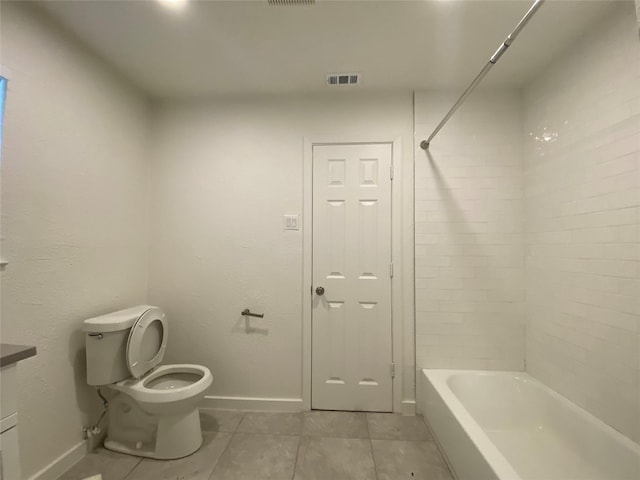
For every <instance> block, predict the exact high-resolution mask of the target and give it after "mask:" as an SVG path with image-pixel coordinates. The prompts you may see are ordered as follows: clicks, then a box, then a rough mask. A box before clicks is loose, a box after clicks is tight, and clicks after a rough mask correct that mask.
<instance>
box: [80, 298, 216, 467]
mask: <svg viewBox="0 0 640 480" xmlns="http://www.w3.org/2000/svg"><path fill="white" fill-rule="evenodd" d="M83 330H84V331H85V332H86V344H87V383H89V385H94V386H105V387H108V388H109V389H111V390H113V391H115V392H117V394H116V395H115V397H114V398H113V399H111V400H110V401H109V427H108V431H107V437H106V440H105V443H104V445H105V447H106V448H108V449H110V450H114V451H117V452H121V453H128V454H131V455H136V456H142V457H150V458H156V459H173V458H180V457H184V456H187V455H190V454H191V453H193V452H195V451H196V450H198V448H200V446H201V445H202V431H201V427H200V415H199V410H198V404H199V403H200V402H201V401H202V400H203V398H204V396H205V393H206V392H207V390H208V389H209V387H210V386H211V383H212V382H213V377H212V375H211V372H210V371H209V369H208V368H206V367H204V366H201V365H189V364H176V365H162V366H160V365H159V364H160V362H161V361H162V359H163V358H164V352H165V350H166V345H167V337H168V335H167V332H168V324H167V319H166V315H165V314H164V312H163V311H162V310H161V309H159V308H158V307H153V306H150V305H140V306H138V307H132V308H129V309H126V310H120V311H117V312H113V313H110V314H107V315H101V316H100V317H94V318H91V319H88V320H85V321H84V323H83Z"/></svg>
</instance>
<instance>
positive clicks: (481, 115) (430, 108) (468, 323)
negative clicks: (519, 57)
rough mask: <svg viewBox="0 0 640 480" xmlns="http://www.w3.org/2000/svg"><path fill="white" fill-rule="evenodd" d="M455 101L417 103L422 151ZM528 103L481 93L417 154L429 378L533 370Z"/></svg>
mask: <svg viewBox="0 0 640 480" xmlns="http://www.w3.org/2000/svg"><path fill="white" fill-rule="evenodd" d="M455 99H456V94H455V93H453V94H443V93H436V92H420V93H416V96H415V113H416V140H417V143H419V141H420V140H421V139H423V138H425V137H426V136H428V135H429V134H430V133H431V130H432V129H433V128H434V126H435V125H436V124H437V123H438V122H439V121H440V119H441V118H442V116H443V115H444V113H446V111H447V109H448V108H449V107H450V106H451V105H452V104H453V102H454V101H455ZM520 100H521V98H520V95H519V93H518V92H516V91H507V92H478V94H477V95H475V96H474V97H471V98H469V100H468V101H467V102H466V103H465V105H464V106H463V107H462V108H461V109H460V110H459V111H458V112H457V113H456V115H455V116H454V117H453V118H452V119H451V120H450V122H449V123H448V124H447V126H446V127H445V128H444V129H443V130H442V132H441V134H440V135H439V136H438V137H437V138H436V139H435V140H434V141H433V142H432V145H431V148H430V151H429V155H430V157H429V156H427V155H426V154H425V152H424V151H423V150H422V149H420V147H419V146H417V145H416V167H415V184H416V185H415V186H416V204H415V215H416V228H415V232H416V236H415V254H416V271H415V274H416V311H417V314H416V332H417V337H416V350H417V359H416V361H417V365H418V366H419V367H420V368H469V369H497V370H523V369H524V311H523V308H522V306H523V304H524V297H525V292H524V279H525V275H524V221H523V216H524V204H523V192H524V188H523V185H524V184H523V178H522V151H521V141H520V138H521V135H522V131H521V111H520V104H521V102H520Z"/></svg>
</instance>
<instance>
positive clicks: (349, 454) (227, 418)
mask: <svg viewBox="0 0 640 480" xmlns="http://www.w3.org/2000/svg"><path fill="white" fill-rule="evenodd" d="M200 416H201V419H202V430H203V435H204V444H203V445H202V448H201V449H200V450H198V451H197V452H196V453H194V454H193V455H191V456H189V457H187V458H181V459H179V460H171V461H166V460H165V461H161V460H151V459H148V458H145V459H140V458H136V457H132V456H129V455H122V454H118V453H115V452H110V451H108V450H104V449H102V448H100V449H98V450H96V451H94V452H93V453H91V454H89V455H88V456H87V457H85V458H84V459H83V460H82V461H80V462H79V463H78V464H76V465H75V466H74V467H73V468H71V469H70V470H69V471H67V472H66V473H65V474H64V475H62V476H61V477H60V478H59V479H58V480H82V479H84V478H86V477H88V476H90V475H94V474H97V473H101V474H102V478H103V480H226V479H229V480H244V479H247V480H261V479H286V480H292V479H293V480H347V479H354V480H356V479H357V480H360V479H362V480H369V479H371V480H375V479H377V480H404V479H407V480H417V479H424V480H453V477H452V476H451V473H450V472H449V469H448V468H447V465H446V464H445V462H444V460H443V458H442V455H441V454H440V452H439V451H438V448H437V447H436V445H435V443H434V441H433V438H432V437H431V434H430V433H429V431H428V429H427V427H426V426H425V424H424V421H423V420H422V417H420V416H416V417H403V416H401V415H394V414H388V413H352V412H324V411H312V412H302V413H251V412H233V411H224V410H202V411H201V413H200Z"/></svg>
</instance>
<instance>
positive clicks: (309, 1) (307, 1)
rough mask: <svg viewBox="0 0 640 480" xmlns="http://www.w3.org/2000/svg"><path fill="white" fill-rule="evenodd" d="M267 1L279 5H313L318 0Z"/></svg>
mask: <svg viewBox="0 0 640 480" xmlns="http://www.w3.org/2000/svg"><path fill="white" fill-rule="evenodd" d="M267 3H269V5H279V6H293V5H313V4H314V3H316V0H267Z"/></svg>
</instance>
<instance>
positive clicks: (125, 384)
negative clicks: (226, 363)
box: [112, 364, 213, 404]
mask: <svg viewBox="0 0 640 480" xmlns="http://www.w3.org/2000/svg"><path fill="white" fill-rule="evenodd" d="M180 374H188V375H192V376H193V377H194V378H197V379H196V380H195V381H194V382H189V381H187V382H183V383H186V384H185V385H183V386H178V387H176V388H170V389H164V388H154V387H153V386H151V385H150V384H152V383H153V382H154V381H157V380H159V379H161V378H162V377H169V376H171V375H180ZM212 382H213V376H212V375H211V371H210V370H209V369H208V368H207V367H203V366H202V365H190V364H175V365H163V366H161V367H158V368H156V369H155V370H153V371H152V372H150V373H148V374H147V375H145V376H144V377H143V378H140V379H138V380H131V379H128V380H123V381H121V382H118V383H116V384H114V385H112V387H113V388H114V389H116V390H119V391H121V392H124V393H126V394H127V395H129V396H131V397H132V398H133V399H135V400H136V401H137V402H139V403H141V404H160V403H172V402H180V401H184V400H189V399H191V398H199V396H200V394H202V393H204V392H205V391H206V390H207V389H208V388H209V387H210V386H211V383H212Z"/></svg>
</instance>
